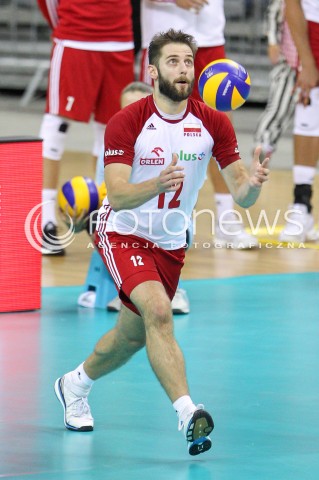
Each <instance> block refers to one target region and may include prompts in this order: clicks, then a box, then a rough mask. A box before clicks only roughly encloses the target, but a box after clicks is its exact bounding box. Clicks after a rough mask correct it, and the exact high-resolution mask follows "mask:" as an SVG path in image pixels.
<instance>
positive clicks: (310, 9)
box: [301, 0, 319, 23]
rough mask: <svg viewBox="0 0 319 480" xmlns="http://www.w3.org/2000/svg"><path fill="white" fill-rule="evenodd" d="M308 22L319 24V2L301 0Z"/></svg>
mask: <svg viewBox="0 0 319 480" xmlns="http://www.w3.org/2000/svg"><path fill="white" fill-rule="evenodd" d="M301 4H302V9H303V12H304V15H305V18H306V20H308V21H310V22H316V23H319V0H301Z"/></svg>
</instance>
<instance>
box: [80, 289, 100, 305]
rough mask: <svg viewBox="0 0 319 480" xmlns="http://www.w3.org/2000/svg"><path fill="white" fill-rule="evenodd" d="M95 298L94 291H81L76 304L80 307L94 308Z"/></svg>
mask: <svg viewBox="0 0 319 480" xmlns="http://www.w3.org/2000/svg"><path fill="white" fill-rule="evenodd" d="M95 300H96V292H95V291H94V290H88V291H87V292H84V293H81V295H80V296H79V297H78V305H80V307H86V308H94V307H95Z"/></svg>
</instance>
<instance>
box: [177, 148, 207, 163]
mask: <svg viewBox="0 0 319 480" xmlns="http://www.w3.org/2000/svg"><path fill="white" fill-rule="evenodd" d="M204 157H205V152H201V153H200V154H197V153H186V152H184V151H183V150H181V151H180V152H179V154H178V158H179V160H184V161H185V162H194V161H195V160H203V158H204Z"/></svg>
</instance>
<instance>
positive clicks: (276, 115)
mask: <svg viewBox="0 0 319 480" xmlns="http://www.w3.org/2000/svg"><path fill="white" fill-rule="evenodd" d="M269 80H270V85H269V93H268V100H267V105H266V107H265V109H264V111H263V112H262V114H261V115H260V117H259V119H258V121H257V127H256V130H255V134H254V145H255V148H256V147H257V146H258V145H261V147H262V155H263V157H266V156H271V155H272V153H273V152H274V151H275V149H276V146H277V142H278V140H279V138H280V137H281V135H282V133H283V132H284V131H285V130H286V128H287V127H288V125H289V123H290V121H291V119H292V117H293V113H294V110H295V104H296V95H293V94H292V93H293V89H294V85H295V80H296V72H295V69H293V68H291V67H290V65H289V64H288V63H287V62H286V61H284V60H283V61H281V62H280V63H278V64H277V65H275V66H274V67H273V68H272V70H271V72H270V77H269Z"/></svg>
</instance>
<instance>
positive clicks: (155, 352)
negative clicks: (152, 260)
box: [130, 281, 214, 455]
mask: <svg viewBox="0 0 319 480" xmlns="http://www.w3.org/2000/svg"><path fill="white" fill-rule="evenodd" d="M130 298H131V300H132V301H133V303H134V304H135V305H136V306H137V307H138V309H139V311H140V312H141V315H142V317H143V320H144V324H145V332H146V350H147V355H148V359H149V362H150V364H151V366H152V369H153V371H154V373H155V375H156V377H157V379H158V380H159V382H160V384H161V385H162V387H163V388H164V390H165V392H166V393H167V395H168V397H169V398H170V400H171V402H172V404H173V407H174V409H175V410H176V412H177V414H178V420H179V422H178V428H179V430H183V432H184V434H185V438H186V440H187V442H188V449H189V453H190V454H191V455H198V454H199V453H202V452H205V451H206V450H209V449H210V447H211V440H210V438H209V434H210V433H211V431H212V430H213V428H214V423H213V420H212V418H211V416H210V414H209V413H208V412H207V411H205V410H204V406H203V405H198V406H196V405H195V404H194V403H193V401H192V399H191V397H190V394H189V388H188V384H187V379H186V371H185V361H184V356H183V353H182V351H181V349H180V347H179V345H178V343H177V341H176V339H175V336H174V327H173V318H172V311H171V304H170V299H169V297H168V296H167V293H166V291H165V289H164V287H163V285H162V284H161V283H159V282H154V281H150V282H145V283H142V284H140V285H137V286H136V287H135V288H134V289H133V290H132V292H131V295H130Z"/></svg>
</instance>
